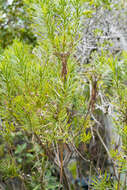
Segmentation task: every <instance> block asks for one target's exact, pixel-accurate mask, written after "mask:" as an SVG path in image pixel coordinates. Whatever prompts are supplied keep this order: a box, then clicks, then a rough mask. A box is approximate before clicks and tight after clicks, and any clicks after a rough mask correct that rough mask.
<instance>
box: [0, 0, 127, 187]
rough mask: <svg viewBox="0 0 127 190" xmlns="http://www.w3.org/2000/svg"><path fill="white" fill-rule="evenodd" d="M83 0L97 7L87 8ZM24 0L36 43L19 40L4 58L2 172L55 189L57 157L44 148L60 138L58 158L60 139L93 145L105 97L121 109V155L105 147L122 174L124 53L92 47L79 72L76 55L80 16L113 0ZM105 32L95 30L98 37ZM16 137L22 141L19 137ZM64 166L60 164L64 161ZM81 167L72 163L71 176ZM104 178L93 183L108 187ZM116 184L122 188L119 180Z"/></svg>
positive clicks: (0, 76)
mask: <svg viewBox="0 0 127 190" xmlns="http://www.w3.org/2000/svg"><path fill="white" fill-rule="evenodd" d="M14 2H15V1H14ZM16 2H17V1H16ZM84 2H85V3H86V5H87V4H88V3H90V4H89V5H92V8H91V9H89V10H85V11H84ZM24 3H25V5H26V8H27V9H26V10H27V11H28V13H29V16H30V18H31V19H32V28H33V32H34V33H35V34H36V36H37V45H36V47H35V48H34V49H33V50H32V47H30V46H29V45H26V44H25V43H24V42H21V41H19V40H17V39H15V40H14V42H13V45H12V46H10V47H8V48H6V49H5V51H4V52H3V53H2V56H1V58H0V119H1V126H0V127H1V133H0V134H1V135H2V138H3V139H4V140H6V143H5V144H6V146H7V150H9V151H10V154H8V152H6V154H7V156H5V157H4V156H3V149H4V148H3V146H2V145H1V147H0V155H1V156H2V157H4V158H3V159H2V160H1V164H0V171H1V172H3V176H4V177H5V178H8V177H14V176H22V177H23V178H24V181H25V180H26V181H25V183H26V184H27V187H28V189H34V190H40V189H44V190H46V189H47V190H48V189H55V188H56V189H57V188H58V186H59V183H58V182H57V178H56V177H54V176H52V172H51V170H52V169H53V168H52V167H51V163H49V162H48V161H47V158H48V159H49V160H50V161H51V157H52V155H49V154H47V155H46V151H45V147H46V150H48V151H49V152H51V151H52V149H53V148H54V147H52V145H54V144H56V145H57V146H58V147H57V149H56V150H55V151H56V152H55V153H56V155H55V156H57V157H59V155H60V153H61V152H57V151H58V148H59V146H60V142H62V143H63V144H64V143H65V144H68V143H70V144H72V145H73V144H74V145H75V148H76V147H78V145H79V144H80V143H81V142H83V143H84V144H87V143H89V142H90V140H91V138H93V137H94V135H93V131H96V133H97V132H98V131H97V130H96V129H95V130H94V126H95V125H96V124H98V125H100V123H99V122H98V121H97V119H96V118H95V117H96V115H97V114H98V113H101V111H103V109H104V113H105V114H107V113H106V108H107V107H106V105H105V103H107V102H108V103H110V104H111V105H113V106H114V107H115V109H116V110H117V112H118V113H119V114H118V116H117V118H114V123H115V125H116V130H117V131H118V133H119V134H120V135H121V137H122V139H123V150H122V152H121V153H119V152H118V151H117V150H111V151H109V152H108V153H109V154H110V156H111V158H112V159H113V161H115V162H116V163H117V165H118V169H119V171H118V172H119V174H120V175H121V174H123V173H124V172H125V171H126V159H124V153H126V147H127V140H126V139H127V130H126V126H127V120H126V110H127V104H126V102H127V101H126V99H127V95H126V94H127V93H126V92H127V87H126V77H127V75H126V74H127V73H126V71H127V68H126V66H127V61H126V60H127V54H126V52H123V53H121V55H120V56H116V57H114V56H113V55H111V54H110V53H109V52H108V51H103V50H102V51H101V53H100V54H99V53H97V52H95V53H94V54H93V55H92V57H91V60H92V61H91V64H89V65H85V66H83V69H84V72H83V73H82V75H80V72H78V70H79V66H78V64H77V61H76V59H75V56H74V53H75V51H76V45H77V43H78V42H79V40H80V39H81V33H82V20H83V18H84V17H92V14H93V12H94V8H95V7H96V8H97V7H98V6H102V5H103V6H104V7H105V6H107V5H110V3H109V1H108V0H107V1H81V0H73V1H72V0H57V1H56V0H42V1H39V0H36V1H35V0H34V1H33V0H31V1H28V0H24ZM70 10H71V11H70ZM25 19H26V18H25ZM101 32H102V31H100V30H99V29H98V30H95V35H99V34H101ZM2 39H3V37H2ZM9 43H10V42H9ZM106 43H107V42H106ZM4 45H6V44H4ZM120 59H122V60H123V63H122V64H121V61H120ZM93 90H94V91H93ZM105 99H106V101H104V100H105ZM99 109H100V110H99ZM99 111H100V112H99ZM115 116H116V115H115ZM121 126H122V127H121ZM17 136H18V137H20V138H21V139H22V142H21V143H20V142H17V143H14V141H15V139H16V137H17ZM36 137H38V138H36ZM20 138H19V139H20ZM92 140H93V139H92ZM102 140H103V139H102ZM84 151H85V150H84ZM83 153H84V152H83ZM80 156H82V155H80ZM59 159H60V158H59ZM90 159H91V158H90ZM54 160H55V159H54V158H53V161H54ZM61 160H62V159H61ZM5 161H6V162H5ZM59 162H60V161H59ZM4 163H6V164H4ZM54 163H55V161H54ZM91 163H92V162H91ZM60 164H61V165H60V167H59V169H61V170H62V169H63V168H62V161H61V163H60ZM76 167H77V166H76V164H72V165H70V171H71V172H72V175H73V177H74V178H76ZM4 168H5V169H4ZM24 175H25V177H24ZM107 176H108V175H107V173H105V175H104V177H103V178H100V179H99V180H95V181H94V183H93V186H94V188H95V189H98V190H99V189H102V190H103V189H106V188H109V189H110V188H111V184H110V183H109V181H108V182H107ZM60 177H61V176H60ZM113 185H114V186H117V187H118V185H119V180H118V181H117V182H116V181H115V182H114V184H113Z"/></svg>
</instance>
